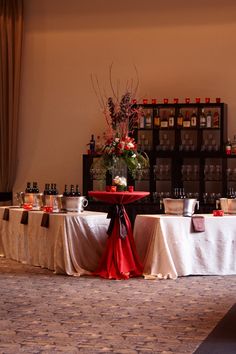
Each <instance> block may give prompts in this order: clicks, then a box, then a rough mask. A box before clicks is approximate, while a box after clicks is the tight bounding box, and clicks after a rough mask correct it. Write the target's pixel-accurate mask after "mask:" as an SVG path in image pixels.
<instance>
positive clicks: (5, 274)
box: [0, 259, 236, 354]
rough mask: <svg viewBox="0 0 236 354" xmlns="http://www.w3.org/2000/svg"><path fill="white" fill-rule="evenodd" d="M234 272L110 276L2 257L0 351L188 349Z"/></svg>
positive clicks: (226, 296)
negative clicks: (67, 272)
mask: <svg viewBox="0 0 236 354" xmlns="http://www.w3.org/2000/svg"><path fill="white" fill-rule="evenodd" d="M235 294H236V276H224V277H218V276H208V277H206V276H199V277H196V276H195V277H182V278H179V279H177V280H161V281H160V280H159V281H158V280H155V281H151V280H144V279H142V278H137V279H130V280H125V281H124V280H123V281H114V280H104V279H100V278H95V277H80V278H79V277H69V276H61V275H55V274H53V273H52V272H50V271H48V270H45V269H41V268H37V267H31V266H27V265H22V264H19V263H17V262H14V261H10V260H6V259H0V295H1V304H0V353H6V354H8V353H9V354H18V353H30V354H33V353H43V354H44V353H45V354H46V353H47V354H49V353H85V354H87V353H88V354H92V353H96V354H97V353H117V354H119V353H120V354H122V353H123V354H125V353H127V354H142V353H162V354H170V353H176V354H184V353H189V354H190V353H193V352H194V350H195V349H196V348H197V346H198V345H199V344H200V343H201V342H202V341H203V339H204V338H205V337H206V336H207V335H208V334H209V332H210V331H211V330H212V329H213V328H214V327H215V325H216V324H217V322H218V321H219V320H220V319H221V318H222V317H223V316H224V315H225V313H226V312H227V311H228V310H229V308H230V307H231V306H232V305H233V304H234V303H235Z"/></svg>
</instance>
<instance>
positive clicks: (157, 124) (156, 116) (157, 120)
mask: <svg viewBox="0 0 236 354" xmlns="http://www.w3.org/2000/svg"><path fill="white" fill-rule="evenodd" d="M160 121H161V120H160V116H159V113H158V109H157V110H155V111H154V127H155V128H159V127H160Z"/></svg>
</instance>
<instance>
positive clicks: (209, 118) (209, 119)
mask: <svg viewBox="0 0 236 354" xmlns="http://www.w3.org/2000/svg"><path fill="white" fill-rule="evenodd" d="M206 127H207V128H211V127H212V113H211V111H208V112H207V116H206Z"/></svg>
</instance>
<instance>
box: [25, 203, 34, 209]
mask: <svg viewBox="0 0 236 354" xmlns="http://www.w3.org/2000/svg"><path fill="white" fill-rule="evenodd" d="M23 208H24V209H25V210H31V209H33V205H32V204H30V203H24V204H23Z"/></svg>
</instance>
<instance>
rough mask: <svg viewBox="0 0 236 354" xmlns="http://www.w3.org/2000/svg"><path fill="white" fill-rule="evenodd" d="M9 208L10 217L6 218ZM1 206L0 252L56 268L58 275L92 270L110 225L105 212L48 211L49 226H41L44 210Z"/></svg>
mask: <svg viewBox="0 0 236 354" xmlns="http://www.w3.org/2000/svg"><path fill="white" fill-rule="evenodd" d="M6 209H8V213H9V220H3V216H4V213H5V210H6ZM24 212H25V211H24V210H23V209H21V208H13V207H12V208H11V207H9V208H6V207H0V255H1V256H3V257H6V258H11V259H13V260H16V261H19V262H22V263H25V264H30V265H33V266H40V267H43V268H48V269H50V270H53V271H54V272H55V273H58V274H68V275H86V274H91V272H93V271H94V270H95V269H96V267H97V265H98V262H99V260H100V258H101V255H102V253H103V250H104V248H105V244H106V239H107V235H106V230H107V227H108V225H109V220H108V219H107V214H106V213H100V212H90V211H84V212H83V213H52V214H49V225H48V227H44V226H41V224H42V218H43V216H44V215H45V213H43V212H42V211H29V212H28V222H27V224H25V223H23V224H22V223H21V221H22V216H23V213H24Z"/></svg>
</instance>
